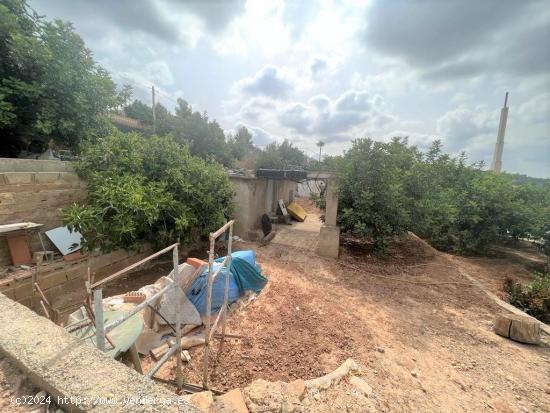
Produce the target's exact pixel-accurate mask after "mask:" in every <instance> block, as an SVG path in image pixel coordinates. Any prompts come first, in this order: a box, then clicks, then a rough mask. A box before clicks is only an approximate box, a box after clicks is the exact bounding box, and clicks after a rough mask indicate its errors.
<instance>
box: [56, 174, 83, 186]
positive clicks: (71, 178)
mask: <svg viewBox="0 0 550 413" xmlns="http://www.w3.org/2000/svg"><path fill="white" fill-rule="evenodd" d="M59 178H60V179H61V180H63V181H65V182H69V183H71V184H79V183H80V178H79V177H78V175H77V174H76V173H74V172H60V173H59Z"/></svg>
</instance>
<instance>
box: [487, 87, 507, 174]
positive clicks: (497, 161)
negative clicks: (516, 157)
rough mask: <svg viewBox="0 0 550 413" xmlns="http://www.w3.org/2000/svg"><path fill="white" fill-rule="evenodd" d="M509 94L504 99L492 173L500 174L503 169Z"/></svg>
mask: <svg viewBox="0 0 550 413" xmlns="http://www.w3.org/2000/svg"><path fill="white" fill-rule="evenodd" d="M507 103H508V92H506V96H505V97H504V107H503V108H502V109H501V110H500V123H499V125H498V133H497V143H496V144H495V153H494V154H493V162H492V163H491V171H493V172H500V170H501V169H502V150H503V149H504V133H505V132H506V120H507V119H508V106H507Z"/></svg>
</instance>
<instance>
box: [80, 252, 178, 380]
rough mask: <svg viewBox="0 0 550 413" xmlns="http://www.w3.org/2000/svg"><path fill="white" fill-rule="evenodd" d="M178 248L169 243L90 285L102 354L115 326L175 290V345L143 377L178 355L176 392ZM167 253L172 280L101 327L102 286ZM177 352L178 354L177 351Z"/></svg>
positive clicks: (97, 342)
mask: <svg viewBox="0 0 550 413" xmlns="http://www.w3.org/2000/svg"><path fill="white" fill-rule="evenodd" d="M178 247H179V243H176V244H172V245H170V246H169V247H166V248H164V249H162V250H160V251H158V252H156V253H154V254H151V255H149V256H148V257H146V258H144V259H142V260H140V261H138V262H136V263H134V264H132V265H129V266H128V267H126V268H123V269H122V270H120V271H117V272H116V273H114V274H112V275H110V276H108V277H106V278H104V279H103V280H101V281H98V282H96V283H93V284H91V285H90V286H89V294H92V293H93V301H94V315H95V324H96V346H97V348H98V349H100V350H101V351H105V340H106V338H107V337H106V335H107V334H108V333H109V332H110V331H112V330H113V329H114V328H116V327H117V326H119V325H121V324H122V323H124V322H125V321H126V320H128V319H129V318H130V317H133V316H134V315H136V314H137V313H138V312H140V311H141V310H143V309H144V308H146V307H147V306H149V305H150V304H151V303H153V302H154V301H155V300H157V299H158V298H159V297H160V296H162V295H163V294H165V293H166V292H168V291H169V290H171V289H174V290H175V293H176V323H175V324H176V326H175V330H176V343H175V345H174V346H172V347H171V348H170V350H169V351H168V352H167V353H166V354H165V355H164V356H163V357H162V358H161V359H160V360H158V361H157V363H156V364H155V365H154V366H153V367H152V368H151V369H150V370H149V372H148V373H147V374H146V375H147V376H148V377H152V376H153V375H154V374H155V373H156V372H157V371H158V370H159V369H160V368H161V367H162V365H163V364H164V363H166V361H167V360H168V359H169V358H170V357H171V356H172V355H173V354H174V353H176V352H177V355H178V357H177V369H176V383H177V386H178V389H181V388H182V386H183V371H182V361H181V357H180V356H179V354H180V353H181V294H183V293H184V292H183V291H182V290H181V288H178V280H179V263H178V261H179V259H178V256H179V253H178ZM169 251H172V262H173V265H174V271H173V272H172V279H171V280H170V282H169V284H168V285H166V286H165V287H164V288H162V289H161V290H160V291H158V292H157V293H155V294H153V295H152V296H151V297H149V298H148V299H146V300H145V301H143V302H142V303H140V304H138V305H137V306H135V307H134V308H133V309H132V310H131V311H129V312H127V313H126V314H124V316H122V317H120V318H118V319H116V320H113V321H111V322H110V323H108V324H107V325H104V322H103V290H102V286H103V285H105V284H107V283H109V282H111V281H114V280H116V279H117V278H120V277H121V276H123V275H124V274H126V273H128V272H129V271H131V270H133V269H134V268H137V267H139V266H140V265H142V264H145V263H146V262H148V261H151V260H152V259H154V258H157V257H158V256H160V255H162V254H165V253H167V252H169ZM178 350H179V351H178Z"/></svg>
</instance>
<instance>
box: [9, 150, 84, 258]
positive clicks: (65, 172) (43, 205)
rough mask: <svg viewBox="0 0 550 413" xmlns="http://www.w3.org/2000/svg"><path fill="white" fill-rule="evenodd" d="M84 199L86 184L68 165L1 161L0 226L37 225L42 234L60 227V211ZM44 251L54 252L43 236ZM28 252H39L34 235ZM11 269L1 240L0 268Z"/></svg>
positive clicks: (36, 161) (39, 246)
mask: <svg viewBox="0 0 550 413" xmlns="http://www.w3.org/2000/svg"><path fill="white" fill-rule="evenodd" d="M85 198H86V184H85V182H84V181H82V180H81V179H80V178H79V177H78V175H77V174H76V173H75V172H73V167H72V165H71V164H70V163H69V162H61V161H40V160H34V159H8V158H0V224H14V223H17V222H29V221H30V222H36V223H38V224H43V225H44V226H43V227H41V228H40V231H41V232H44V231H47V230H49V229H52V228H55V227H58V226H60V225H62V223H61V219H60V210H61V209H62V208H66V207H68V206H70V205H72V204H73V203H75V202H81V201H83V200H84V199H85ZM42 238H43V240H44V243H45V244H46V245H45V247H46V249H48V250H53V251H55V248H54V246H53V245H52V244H51V243H50V241H49V240H48V238H47V237H46V236H43V237H42ZM29 243H30V248H31V251H41V250H42V247H41V245H40V239H39V238H38V235H37V234H34V235H31V236H30V237H29ZM7 265H11V258H10V255H9V250H8V246H7V242H6V238H5V237H0V267H3V266H7Z"/></svg>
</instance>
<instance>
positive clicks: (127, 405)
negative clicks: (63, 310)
mask: <svg viewBox="0 0 550 413" xmlns="http://www.w3.org/2000/svg"><path fill="white" fill-rule="evenodd" d="M0 353H2V354H3V355H4V356H6V357H8V358H9V359H10V360H11V361H13V362H14V364H16V365H17V367H18V368H19V369H21V370H22V371H23V372H24V373H25V374H26V375H27V376H28V377H29V379H30V380H31V381H32V382H34V384H35V385H36V386H38V387H40V388H41V389H43V390H45V391H47V392H48V394H50V395H51V396H52V398H54V399H55V400H56V401H57V400H58V399H57V398H58V397H59V398H66V400H67V401H72V403H69V404H68V405H65V406H64V407H65V409H66V410H67V411H72V412H74V411H76V412H83V411H90V410H92V411H94V412H177V411H180V412H183V411H185V412H198V410H197V409H196V408H194V407H193V406H191V405H189V404H188V403H187V402H186V401H185V400H184V399H183V398H182V397H179V396H177V395H175V394H174V393H172V392H170V391H169V390H168V389H166V388H164V387H163V386H161V385H159V384H157V383H155V382H154V381H152V380H151V379H148V378H147V377H145V376H143V375H141V374H139V373H137V372H136V371H134V370H132V369H130V368H128V367H126V366H125V365H124V364H122V363H119V362H117V361H115V360H113V359H111V358H110V357H109V356H108V355H106V354H103V353H102V352H100V351H99V350H98V349H97V348H96V347H95V346H93V345H92V344H90V343H88V342H82V341H78V340H77V339H76V338H75V337H74V336H72V335H70V334H68V333H67V332H66V331H65V330H64V329H63V328H62V327H59V326H57V325H55V324H54V323H52V322H51V321H49V320H47V319H46V318H44V317H41V316H39V315H37V314H36V313H35V312H33V311H31V310H29V309H28V308H26V307H24V306H23V305H21V304H19V303H16V302H15V301H13V300H10V299H9V298H7V297H6V296H4V295H3V294H0ZM107 401H109V402H110V403H109V404H107V403H106V402H107ZM98 402H99V403H98ZM140 402H141V403H140ZM39 407H40V406H39Z"/></svg>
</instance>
